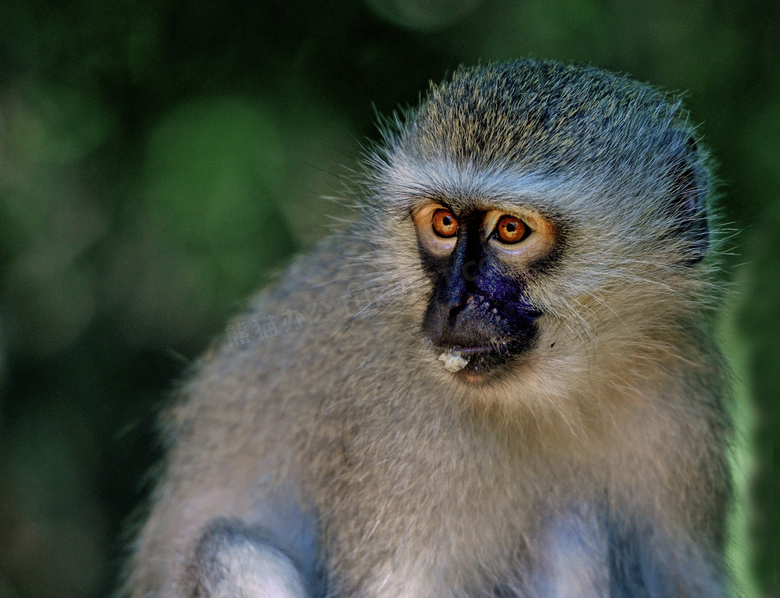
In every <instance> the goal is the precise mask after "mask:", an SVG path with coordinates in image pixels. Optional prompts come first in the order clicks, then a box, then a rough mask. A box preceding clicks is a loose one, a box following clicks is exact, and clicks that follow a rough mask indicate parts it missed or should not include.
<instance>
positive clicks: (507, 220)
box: [496, 214, 529, 243]
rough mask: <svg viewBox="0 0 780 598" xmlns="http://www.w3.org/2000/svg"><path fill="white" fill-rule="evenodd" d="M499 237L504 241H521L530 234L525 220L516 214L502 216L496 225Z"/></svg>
mask: <svg viewBox="0 0 780 598" xmlns="http://www.w3.org/2000/svg"><path fill="white" fill-rule="evenodd" d="M496 232H497V233H498V238H499V240H500V241H501V242H502V243H519V242H520V241H522V240H523V239H525V238H526V237H527V236H528V232H529V231H528V227H527V226H526V225H525V222H523V221H522V220H520V219H519V218H516V217H514V216H509V215H508V214H507V215H506V216H502V217H501V220H499V221H498V226H496Z"/></svg>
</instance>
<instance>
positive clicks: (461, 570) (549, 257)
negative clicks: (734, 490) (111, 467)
mask: <svg viewBox="0 0 780 598" xmlns="http://www.w3.org/2000/svg"><path fill="white" fill-rule="evenodd" d="M693 131H694V129H693V127H692V126H691V125H690V124H689V122H688V117H687V113H686V112H685V111H684V109H683V108H682V107H681V105H680V103H679V101H678V100H677V99H674V98H671V97H669V96H667V95H664V94H662V93H660V92H658V91H656V90H654V89H652V88H650V87H648V86H646V85H644V84H641V83H637V82H634V81H631V80H629V79H626V78H624V77H621V76H617V75H614V74H610V73H607V72H604V71H601V70H597V69H595V68H591V67H587V66H567V65H562V64H558V63H554V62H542V61H536V60H524V61H520V62H512V63H508V64H490V65H487V66H479V67H476V68H463V69H460V70H458V71H457V72H456V73H455V74H454V75H453V76H452V78H451V80H449V81H447V82H445V83H443V84H442V85H439V86H432V88H431V89H430V91H429V93H428V95H427V98H426V99H425V100H424V101H423V102H422V104H421V106H420V107H419V108H418V109H417V110H415V111H412V112H410V113H408V114H405V115H404V116H403V117H398V118H397V119H395V120H392V121H390V122H389V123H387V124H386V126H385V127H384V144H383V146H382V148H381V149H378V150H377V151H376V152H375V153H373V155H371V156H370V158H369V160H368V168H367V174H366V177H365V181H364V182H363V183H364V184H363V185H362V186H361V192H360V193H361V200H360V201H361V207H360V208H359V215H358V216H357V219H356V220H355V222H354V223H353V224H351V225H349V226H347V227H346V228H345V229H344V230H342V232H340V233H337V234H334V235H332V236H330V237H329V238H326V239H325V240H323V241H322V242H320V244H319V245H318V246H317V247H316V249H315V250H314V251H312V252H311V253H310V254H309V255H306V256H304V257H302V258H300V259H299V260H298V261H296V262H295V263H294V264H293V265H292V266H291V267H290V268H289V269H288V270H287V272H286V273H285V274H283V275H282V276H280V277H279V279H278V281H277V282H276V284H275V285H274V286H272V287H271V288H270V289H268V290H267V291H265V292H263V293H262V294H261V295H260V296H259V297H258V298H257V300H256V301H255V302H254V303H253V305H252V307H251V309H250V310H249V312H248V313H247V314H245V315H244V316H242V317H240V318H239V319H237V320H236V321H235V322H234V323H233V324H232V326H233V328H231V330H233V331H234V332H235V336H234V338H233V339H232V341H231V342H224V343H222V344H221V345H220V346H218V347H216V348H215V349H213V350H212V351H211V352H210V353H209V354H207V355H206V356H205V357H204V358H203V359H202V361H201V362H200V363H199V364H198V366H197V371H196V373H195V375H194V376H193V377H192V378H191V379H190V380H189V381H188V382H187V383H186V384H185V385H184V386H183V388H182V389H181V392H180V394H181V398H180V400H179V401H178V402H177V403H176V405H175V407H173V408H172V410H171V413H170V416H169V418H168V420H167V428H166V438H167V441H168V442H169V453H168V457H167V464H166V469H165V473H164V475H163V476H162V479H161V480H160V482H159V485H158V487H157V490H156V492H155V493H154V496H153V504H152V507H151V513H150V515H149V517H148V519H147V521H146V523H145V525H144V526H143V528H142V530H141V531H140V535H139V536H138V539H137V545H136V547H135V553H134V557H133V560H132V563H131V566H130V571H129V574H128V581H127V590H128V593H129V594H130V595H131V596H133V597H137V598H141V597H142V596H143V597H165V598H169V597H170V598H173V597H185V596H186V597H206V596H210V597H217V596H218V597H227V596H241V597H257V596H264V597H265V596H274V597H293V596H295V597H301V596H318V597H326V596H327V597H339V598H352V597H366V598H374V597H376V598H391V597H392V598H401V597H425V598H427V597H440V596H441V597H482V596H494V597H502V598H503V597H509V596H518V597H528V598H530V597H534V598H536V597H539V598H546V597H595V596H599V597H601V596H611V597H616V596H619V597H631V598H634V597H654V598H655V597H680V596H702V597H710V598H711V597H717V596H725V595H726V593H727V590H726V588H727V587H728V585H727V580H726V574H725V566H724V563H723V544H724V511H725V509H726V508H727V505H728V501H729V496H730V481H729V471H728V465H727V459H726V456H725V452H726V448H727V444H728V442H729V438H730V424H729V419H728V416H727V409H726V407H727V406H726V405H725V403H726V402H727V398H728V394H729V386H728V368H727V366H726V364H725V363H724V360H723V358H722V357H721V354H720V353H719V352H718V349H717V348H716V347H715V345H714V342H713V338H712V334H711V332H710V319H711V315H712V314H711V312H712V311H713V310H712V306H713V297H715V296H716V295H717V293H716V288H715V284H714V283H713V281H712V270H713V266H712V257H711V255H710V254H712V253H713V251H712V246H713V245H714V243H713V241H711V237H712V240H716V239H717V236H716V235H711V234H710V227H709V225H708V217H707V211H708V210H707V207H706V203H707V201H708V197H709V196H710V195H711V175H710V172H709V166H708V164H709V161H708V157H707V154H706V153H705V151H704V150H703V149H702V148H701V146H700V145H699V143H698V142H697V141H696V140H695V135H694V132H693Z"/></svg>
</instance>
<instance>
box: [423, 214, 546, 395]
mask: <svg viewBox="0 0 780 598" xmlns="http://www.w3.org/2000/svg"><path fill="white" fill-rule="evenodd" d="M412 218H413V221H414V224H415V227H416V231H417V240H418V246H419V250H420V257H421V261H422V265H423V269H424V270H425V272H426V273H427V275H428V276H429V278H430V280H431V283H432V292H431V296H430V299H429V302H428V306H427V309H426V311H425V316H424V320H423V331H424V333H425V335H426V337H427V339H428V340H429V341H430V343H431V344H432V345H433V347H434V349H435V350H438V351H440V352H442V357H443V358H442V361H444V362H445V367H447V369H448V370H450V371H453V372H458V371H462V374H461V375H462V376H465V377H467V378H468V379H469V380H472V381H474V380H475V379H483V378H484V377H485V376H497V375H500V373H501V372H502V371H504V370H505V369H506V366H507V365H508V364H509V363H510V362H511V361H512V360H513V358H515V357H516V356H518V355H520V354H522V353H523V352H525V351H528V350H529V349H531V348H533V347H534V344H535V342H536V340H537V336H538V329H537V319H538V318H539V317H540V316H541V315H542V311H541V310H540V309H539V308H538V307H536V306H534V305H533V304H532V303H531V302H530V301H529V298H528V293H527V285H528V284H529V282H530V281H531V280H532V278H533V276H534V273H535V272H537V271H539V270H540V269H541V268H542V267H543V266H544V265H545V264H547V263H549V261H550V260H551V259H553V257H554V254H555V252H554V251H553V249H554V246H555V241H556V239H555V237H556V235H555V232H554V231H555V227H554V226H553V225H552V224H551V223H550V222H549V221H548V220H547V219H545V218H544V217H542V216H541V215H539V214H537V213H534V212H532V211H530V210H519V211H518V212H517V213H509V212H505V211H503V210H500V209H490V208H489V207H486V209H462V210H457V209H456V208H450V207H447V206H446V205H444V204H442V203H439V202H431V203H426V204H424V205H422V206H419V207H416V208H415V209H413V211H412ZM445 355H449V358H447V357H445Z"/></svg>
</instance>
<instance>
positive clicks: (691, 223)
mask: <svg viewBox="0 0 780 598" xmlns="http://www.w3.org/2000/svg"><path fill="white" fill-rule="evenodd" d="M669 137H670V138H671V139H670V142H671V143H670V144H671V146H672V152H673V153H672V155H673V157H672V160H671V180H672V184H671V194H670V200H671V210H672V215H673V217H674V220H675V225H674V227H673V233H674V234H676V235H678V236H679V237H681V238H682V239H683V241H684V243H685V246H686V249H685V257H684V259H683V260H682V263H684V264H686V265H690V266H692V265H694V264H697V263H699V262H700V261H701V260H703V259H704V256H705V255H706V254H707V250H708V249H709V245H710V235H709V225H708V223H707V205H706V200H707V195H708V193H709V172H708V170H707V167H706V165H705V159H704V156H703V155H702V152H701V150H700V149H699V147H698V145H697V144H696V140H695V139H694V138H693V136H692V135H691V134H690V133H688V132H686V131H673V132H672V133H671V134H670V135H669Z"/></svg>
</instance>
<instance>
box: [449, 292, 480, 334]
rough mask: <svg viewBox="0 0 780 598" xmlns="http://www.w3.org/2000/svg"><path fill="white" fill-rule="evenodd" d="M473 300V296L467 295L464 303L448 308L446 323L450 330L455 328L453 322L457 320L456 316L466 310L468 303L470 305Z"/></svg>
mask: <svg viewBox="0 0 780 598" xmlns="http://www.w3.org/2000/svg"><path fill="white" fill-rule="evenodd" d="M473 298H474V297H473V295H468V296H467V297H466V300H465V301H460V302H458V303H456V304H455V305H453V306H452V307H450V311H449V313H448V314H447V323H448V324H449V326H450V328H452V327H453V326H455V320H456V319H457V318H458V315H459V314H460V312H462V311H463V310H464V309H465V308H466V306H467V305H468V304H469V303H471V301H472V299H473Z"/></svg>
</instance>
